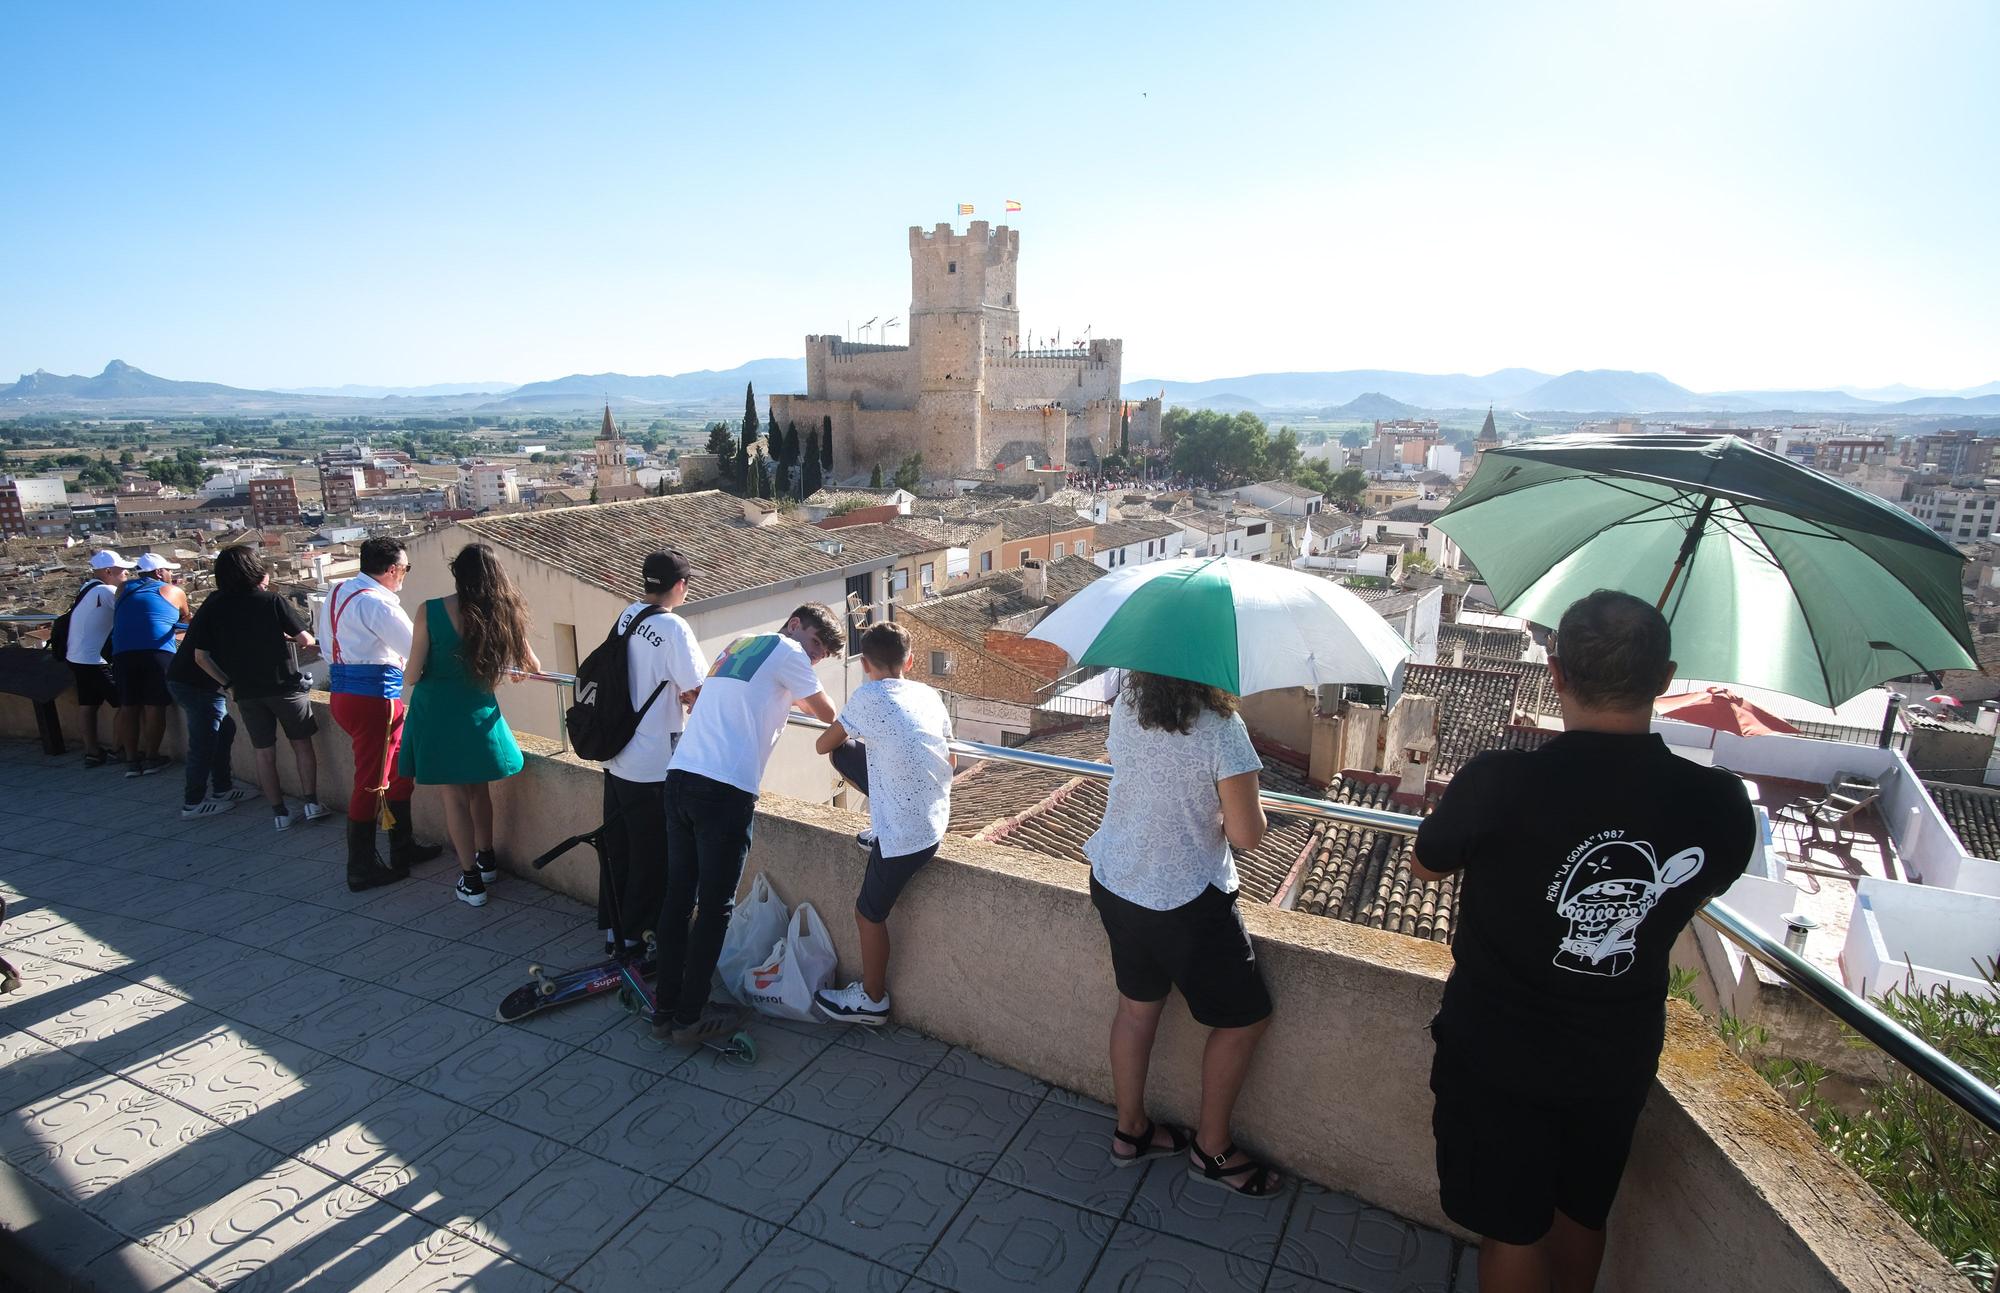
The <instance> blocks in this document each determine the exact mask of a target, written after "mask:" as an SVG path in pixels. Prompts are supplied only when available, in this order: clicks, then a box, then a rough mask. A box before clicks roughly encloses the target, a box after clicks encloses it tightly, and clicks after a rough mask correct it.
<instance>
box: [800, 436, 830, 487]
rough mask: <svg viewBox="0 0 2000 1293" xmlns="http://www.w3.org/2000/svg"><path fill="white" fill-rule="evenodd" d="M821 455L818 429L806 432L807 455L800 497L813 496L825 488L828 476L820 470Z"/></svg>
mask: <svg viewBox="0 0 2000 1293" xmlns="http://www.w3.org/2000/svg"><path fill="white" fill-rule="evenodd" d="M819 455H820V447H819V433H818V432H817V431H808V432H806V456H805V465H804V468H803V471H804V479H803V480H802V481H801V482H800V483H799V497H800V498H801V499H807V498H811V497H812V496H813V495H814V494H817V493H819V492H820V490H821V489H823V488H825V484H826V477H825V475H824V473H822V472H821V470H820V463H819Z"/></svg>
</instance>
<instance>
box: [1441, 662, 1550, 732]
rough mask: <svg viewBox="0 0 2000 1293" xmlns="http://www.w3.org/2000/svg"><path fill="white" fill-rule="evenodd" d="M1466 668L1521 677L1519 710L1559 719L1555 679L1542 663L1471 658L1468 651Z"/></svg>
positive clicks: (1544, 663) (1547, 667)
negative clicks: (1488, 670)
mask: <svg viewBox="0 0 2000 1293" xmlns="http://www.w3.org/2000/svg"><path fill="white" fill-rule="evenodd" d="M1439 654H1440V655H1442V654H1443V653H1442V652H1440V653H1439ZM1465 667H1466V668H1468V669H1493V670H1497V671H1498V672H1500V673H1517V674H1520V675H1521V708H1522V709H1524V710H1526V711H1527V712H1528V713H1530V714H1541V715H1545V716H1547V717H1549V718H1561V717H1562V701H1561V700H1560V699H1559V698H1558V697H1557V696H1556V684H1555V678H1554V677H1553V676H1552V675H1551V674H1550V673H1549V666H1548V664H1547V663H1546V662H1545V661H1541V660H1533V661H1529V660H1506V659H1502V658H1500V657H1498V656H1484V655H1474V654H1472V653H1471V652H1470V651H1468V652H1466V655H1465Z"/></svg>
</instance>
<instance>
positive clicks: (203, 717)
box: [167, 680, 236, 804]
mask: <svg viewBox="0 0 2000 1293" xmlns="http://www.w3.org/2000/svg"><path fill="white" fill-rule="evenodd" d="M167 694H168V695H169V696H172V697H173V698H174V703H175V704H176V705H179V706H180V707H181V713H182V715H183V716H185V717H186V719H187V732H188V739H187V785H186V786H185V787H184V788H183V789H182V791H181V798H182V800H183V801H184V802H186V803H190V804H198V803H200V802H201V801H202V798H203V796H204V795H205V793H206V787H205V786H204V785H203V783H204V782H206V783H207V786H212V787H214V788H215V790H216V792H217V793H218V794H219V793H221V792H222V791H225V790H227V789H229V785H230V780H229V746H230V744H231V743H232V742H233V741H235V740H236V720H235V719H234V718H231V717H230V716H229V702H228V700H227V699H226V698H225V697H224V696H223V694H222V693H221V692H219V691H205V690H203V689H202V688H200V687H191V686H189V685H188V684H187V683H184V682H173V681H171V680H170V681H169V682H168V683H167Z"/></svg>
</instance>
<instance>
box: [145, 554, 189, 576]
mask: <svg viewBox="0 0 2000 1293" xmlns="http://www.w3.org/2000/svg"><path fill="white" fill-rule="evenodd" d="M180 568H181V567H180V563H179V562H177V561H168V560H167V559H166V558H165V557H163V556H161V555H160V554H159V553H157V552H148V553H146V554H145V555H144V556H142V557H140V558H139V565H138V570H139V573H140V574H142V575H143V574H145V573H147V572H148V571H152V570H179V569H180Z"/></svg>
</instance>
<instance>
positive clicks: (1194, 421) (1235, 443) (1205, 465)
mask: <svg viewBox="0 0 2000 1293" xmlns="http://www.w3.org/2000/svg"><path fill="white" fill-rule="evenodd" d="M1160 428H1161V432H1162V434H1163V435H1166V436H1168V437H1170V438H1171V440H1172V443H1173V462H1174V470H1175V471H1177V472H1179V473H1180V474H1181V475H1183V476H1187V477H1190V478H1192V479H1194V480H1200V481H1206V482H1207V483H1209V484H1211V485H1230V484H1235V483H1238V482H1241V481H1244V480H1256V479H1258V478H1259V477H1260V476H1261V475H1262V474H1263V471H1264V458H1265V452H1266V450H1267V449H1268V447H1269V444H1270V432H1269V430H1268V429H1267V428H1266V427H1265V425H1264V421H1263V419H1262V418H1259V417H1258V416H1257V415H1256V414H1254V413H1250V412H1242V413H1236V414H1233V415H1232V414H1228V413H1223V412H1221V411H1220V410H1217V409H1189V408H1174V409H1169V410H1168V411H1167V413H1166V416H1165V417H1163V418H1161V419H1160Z"/></svg>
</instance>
